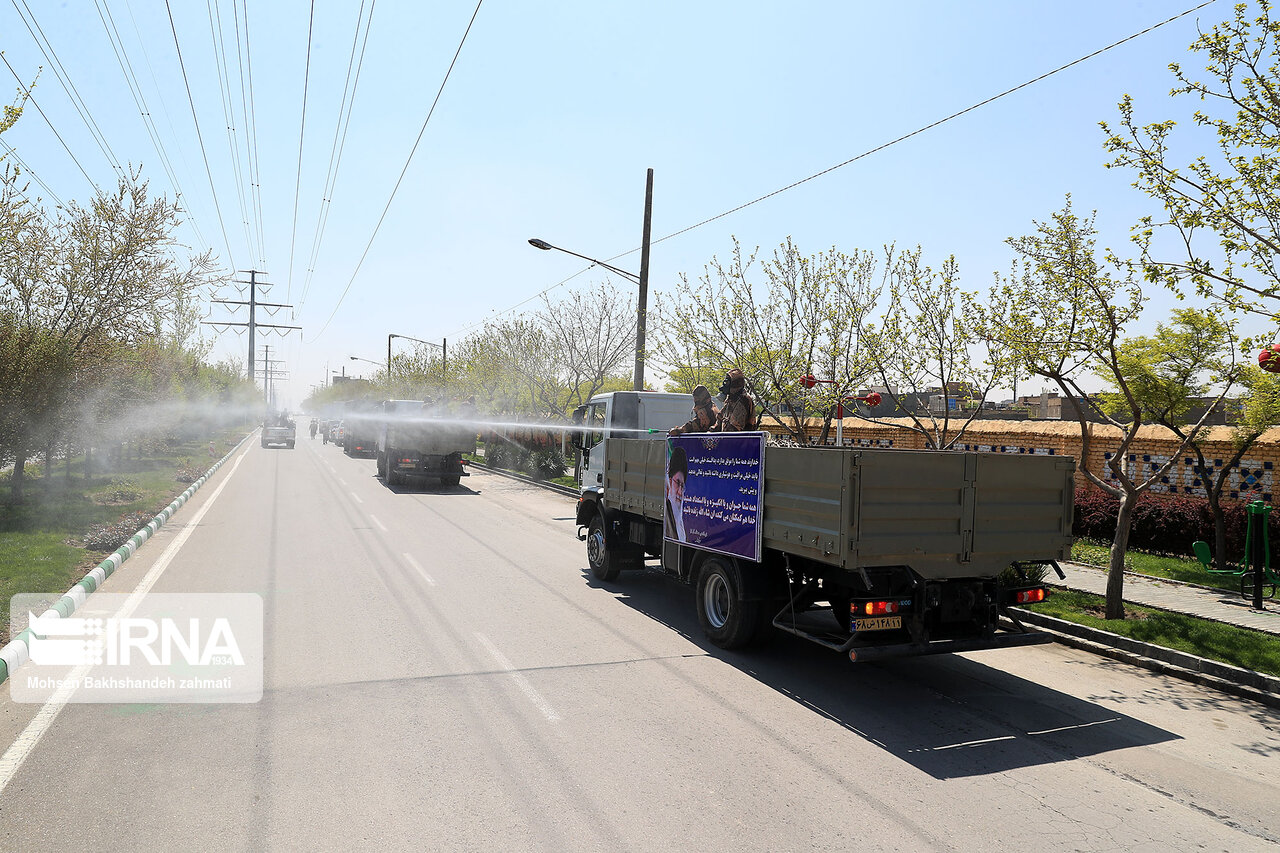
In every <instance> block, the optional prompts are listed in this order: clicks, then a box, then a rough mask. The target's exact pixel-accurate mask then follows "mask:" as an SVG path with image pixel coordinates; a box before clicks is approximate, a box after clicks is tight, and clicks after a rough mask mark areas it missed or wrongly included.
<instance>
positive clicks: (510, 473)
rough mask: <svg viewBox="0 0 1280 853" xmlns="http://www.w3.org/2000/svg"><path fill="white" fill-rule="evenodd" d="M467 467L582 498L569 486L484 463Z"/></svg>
mask: <svg viewBox="0 0 1280 853" xmlns="http://www.w3.org/2000/svg"><path fill="white" fill-rule="evenodd" d="M467 467H468V468H471V467H475V468H480V469H483V470H485V471H488V472H489V473H491V474H497V475H498V476H500V477H506V478H508V479H511V480H519V481H520V482H522V483H528V484H529V485H531V486H538V487H539V488H543V489H547V490H548V491H552V492H559V493H560V494H562V495H568V496H570V497H573V498H576V497H581V494H580V493H579V492H578V490H577V489H571V488H569V487H568V486H560V485H556V484H555V483H545V482H543V481H541V480H535V479H533V478H532V477H526V476H525V475H524V474H517V473H516V472H515V471H508V470H506V469H505V468H490V467H489V466H488V465H486V464H484V463H483V462H468V463H467Z"/></svg>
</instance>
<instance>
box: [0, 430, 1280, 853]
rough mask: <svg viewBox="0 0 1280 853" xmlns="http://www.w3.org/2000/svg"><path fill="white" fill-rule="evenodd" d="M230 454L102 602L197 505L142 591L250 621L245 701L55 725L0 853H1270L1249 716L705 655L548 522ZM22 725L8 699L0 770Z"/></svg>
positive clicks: (1190, 692) (657, 608)
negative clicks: (232, 596) (221, 607)
mask: <svg viewBox="0 0 1280 853" xmlns="http://www.w3.org/2000/svg"><path fill="white" fill-rule="evenodd" d="M244 453H245V454H246V455H245V458H244V460H243V462H242V463H241V464H240V466H239V467H238V468H233V467H232V466H231V465H227V466H224V468H223V469H222V471H220V472H219V475H218V477H217V478H215V479H214V480H213V481H212V482H211V483H210V484H209V485H207V486H206V487H205V488H204V489H202V490H201V492H200V493H198V494H197V496H196V498H195V499H193V500H192V501H191V502H190V503H189V504H188V505H187V507H185V508H184V509H183V510H182V511H181V512H180V513H179V514H178V515H177V517H175V519H174V520H173V521H172V522H171V523H170V525H168V526H167V527H166V528H164V529H162V530H161V532H160V534H158V535H157V536H156V537H155V538H154V539H153V540H152V541H151V542H150V543H148V544H147V545H146V546H145V547H144V548H143V549H142V551H141V552H140V553H139V554H138V555H137V556H136V557H135V558H134V559H132V560H130V561H129V562H127V563H126V564H125V566H124V567H123V568H122V569H121V570H120V572H118V573H117V574H116V575H115V576H113V577H112V578H111V580H110V581H109V582H108V584H107V585H106V587H105V588H104V589H105V591H112V592H126V591H128V590H129V589H130V588H131V585H132V584H136V583H137V581H138V579H139V578H140V577H142V575H143V573H145V572H146V571H147V570H148V569H149V568H150V567H151V566H152V565H153V564H154V562H155V561H156V559H157V558H158V555H159V554H160V553H161V552H162V551H163V550H164V549H165V547H166V544H165V543H166V542H171V541H172V540H173V538H174V537H175V536H177V535H178V534H179V532H180V531H181V530H182V528H183V526H184V525H185V524H187V523H189V521H188V520H189V519H191V518H193V517H194V515H195V513H197V512H198V511H199V509H200V508H201V507H202V506H204V505H209V509H208V511H207V514H205V515H204V517H203V519H202V520H201V523H200V524H199V525H198V526H197V527H196V528H195V529H194V531H193V532H192V533H191V534H190V538H189V539H188V540H187V541H186V543H185V544H184V545H183V546H182V548H181V550H180V551H178V552H177V556H176V558H175V559H174V560H173V561H172V563H171V564H170V565H169V566H168V568H167V569H165V571H164V574H163V575H161V576H160V578H159V580H158V581H157V582H156V584H155V586H154V590H155V591H157V592H183V591H197V592H257V593H259V594H261V595H262V597H263V599H264V602H265V613H266V631H265V642H266V673H265V674H266V692H265V695H264V697H263V699H262V701H261V702H259V703H257V704H251V705H199V706H193V705H145V706H139V705H67V706H65V707H63V708H62V709H61V711H60V713H58V714H57V716H56V717H55V718H53V721H52V723H51V724H50V725H49V726H48V728H47V731H45V733H44V735H43V738H42V739H40V740H39V741H38V743H36V744H35V745H34V747H33V748H31V749H30V752H29V754H27V755H26V757H25V760H24V761H23V763H22V764H21V766H20V767H19V768H18V769H17V771H16V772H15V773H14V774H13V776H12V778H11V780H10V781H9V783H8V785H7V787H5V788H4V790H3V791H0V848H3V849H5V850H35V849H77V850H88V849H121V850H123V849H136V850H144V849H167V850H184V849H189V850H224V849H225V850H259V849H326V850H340V849H360V848H371V847H375V846H376V847H379V848H386V849H408V848H413V849H424V850H485V851H492V850H554V851H561V850H609V851H622V850H646V851H647V850H714V849H726V848H732V849H734V850H738V851H741V850H770V851H776V850H835V849H841V850H848V849H862V850H881V849H884V850H963V851H967V850H982V849H985V850H1036V851H1040V850H1178V851H1184V850H1192V849H1200V850H1223V851H1227V850H1229V851H1232V853H1240V851H1249V850H1274V849H1276V848H1275V846H1274V845H1275V844H1276V843H1277V842H1280V820H1278V818H1280V774H1278V773H1277V772H1276V769H1277V767H1278V766H1280V714H1278V713H1277V712H1275V711H1273V710H1271V709H1268V708H1265V707H1263V706H1258V705H1253V704H1251V703H1248V702H1244V701H1239V700H1235V699H1232V698H1229V697H1225V696H1222V695H1220V694H1217V693H1214V692H1211V691H1208V690H1205V689H1202V688H1198V687H1196V686H1193V685H1189V684H1186V683H1183V682H1180V681H1177V680H1173V679H1168V678H1164V677H1161V676H1159V675H1155V674H1152V673H1149V672H1147V671H1144V670H1138V669H1134V668H1131V667H1128V666H1126V665H1123V664H1120V663H1116V662H1113V661H1110V660H1106V659H1101V658H1097V657H1093V656H1091V655H1088V654H1086V653H1083V652H1078V651H1075V650H1071V649H1066V648H1062V647H1058V646H1054V645H1046V646H1034V647H1028V648H1022V649H1009V650H1004V651H991V652H982V653H974V654H969V655H963V656H939V657H932V658H918V659H907V660H897V661H888V662H884V663H878V664H863V665H853V664H850V663H849V662H848V661H847V660H846V659H844V658H843V657H841V656H839V655H836V654H834V653H832V652H830V651H827V650H825V649H822V648H820V647H817V646H812V645H809V644H806V643H804V642H803V641H800V640H796V639H793V638H788V637H783V638H779V639H777V640H776V641H775V642H774V643H772V644H771V645H770V646H767V647H765V648H762V649H759V650H752V651H744V652H732V653H730V652H723V651H721V650H719V649H716V648H715V647H713V646H710V645H709V644H707V643H705V642H704V641H703V640H702V639H701V636H700V633H699V630H698V626H697V620H696V617H695V615H694V609H693V602H692V593H691V591H690V590H688V589H687V588H685V587H682V586H680V585H678V584H676V583H674V582H672V581H670V580H668V579H666V578H664V577H661V576H659V575H657V574H656V573H652V572H650V573H643V574H624V575H623V576H622V577H621V579H620V581H619V582H618V583H617V584H612V585H602V584H599V583H597V582H595V581H593V580H592V579H591V578H590V575H589V574H588V573H587V571H586V560H585V556H584V549H583V546H582V543H580V542H578V541H577V540H576V539H575V538H574V524H573V518H572V516H573V507H574V502H573V500H572V499H571V498H566V497H562V496H559V495H556V494H552V493H549V492H545V491H542V490H539V489H536V488H534V487H531V486H527V485H524V484H521V483H515V482H512V481H509V480H506V479H502V478H499V477H496V476H494V475H488V474H484V473H477V474H476V475H475V476H473V477H471V478H469V479H466V480H464V481H463V486H462V487H461V488H458V489H455V490H449V491H445V492H436V491H427V492H417V491H393V490H390V489H388V488H387V487H385V486H384V485H383V484H382V482H381V481H380V480H378V479H376V477H375V476H374V466H373V462H372V461H369V460H353V459H349V458H347V457H345V456H344V455H343V454H342V452H341V451H340V450H339V449H338V448H336V447H334V446H333V445H328V446H322V445H321V444H320V442H319V441H311V440H307V439H303V440H301V441H300V443H299V444H298V447H297V449H295V450H293V451H288V450H263V449H261V448H260V447H258V446H257V445H256V444H251V445H249V446H248V447H247V449H246V450H245V451H244ZM224 480H225V481H226V482H227V486H226V488H225V489H224V490H223V491H222V493H221V494H220V495H219V496H218V497H217V498H216V500H214V501H213V503H212V504H209V501H210V500H211V498H212V496H213V494H214V491H215V487H216V486H217V485H218V484H219V483H221V482H223V481H224ZM41 711H42V709H41V707H40V706H35V705H20V704H15V703H13V702H12V701H11V700H10V699H9V698H8V695H7V693H6V694H5V696H4V697H3V698H2V699H0V740H3V744H0V746H6V745H8V744H10V743H12V742H14V741H15V739H17V738H18V737H19V735H20V734H21V733H23V732H24V730H25V731H27V732H28V733H29V732H30V729H29V728H28V727H29V724H30V723H31V721H32V720H33V719H35V718H36V716H37V714H38V713H40V712H41ZM44 713H45V715H46V718H47V717H48V716H49V711H48V710H47V709H46V710H45V711H44ZM28 740H30V738H29V737H28Z"/></svg>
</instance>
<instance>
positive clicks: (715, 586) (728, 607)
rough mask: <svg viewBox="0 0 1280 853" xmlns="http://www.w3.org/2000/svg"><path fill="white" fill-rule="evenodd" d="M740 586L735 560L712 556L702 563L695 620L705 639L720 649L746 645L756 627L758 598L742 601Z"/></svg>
mask: <svg viewBox="0 0 1280 853" xmlns="http://www.w3.org/2000/svg"><path fill="white" fill-rule="evenodd" d="M742 588H743V584H742V573H741V571H740V570H739V569H738V566H737V565H736V564H735V563H733V562H731V561H728V560H724V559H721V558H719V557H712V558H711V559H709V560H707V561H706V562H705V563H703V564H702V572H701V573H700V574H699V575H698V595H697V602H698V623H699V624H701V625H702V631H703V633H704V634H706V635H707V639H708V640H710V641H711V642H712V643H714V644H715V645H717V646H719V647H720V648H722V649H736V648H740V647H742V646H745V645H747V644H748V643H750V642H751V641H752V640H753V639H755V636H756V631H757V629H758V628H759V627H760V622H761V610H760V602H758V601H743V600H742Z"/></svg>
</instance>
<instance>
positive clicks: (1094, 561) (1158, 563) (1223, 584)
mask: <svg viewBox="0 0 1280 853" xmlns="http://www.w3.org/2000/svg"><path fill="white" fill-rule="evenodd" d="M1071 559H1072V560H1075V561H1076V562H1077V563H1084V564H1086V565H1089V566H1098V567H1100V568H1103V569H1105V568H1107V567H1108V566H1110V565H1111V545H1110V544H1103V543H1100V542H1095V541H1092V540H1089V539H1077V540H1076V541H1075V544H1073V545H1072V546H1071ZM1124 567H1125V571H1129V572H1137V573H1138V574H1142V575H1152V576H1154V577H1158V578H1168V579H1169V580H1175V581H1184V582H1187V583H1197V584H1200V585H1201V586H1212V587H1217V588H1219V589H1236V588H1238V587H1239V585H1240V579H1239V578H1238V577H1236V576H1234V575H1216V574H1210V573H1209V572H1207V571H1205V568H1204V566H1202V565H1201V564H1200V561H1199V560H1197V559H1195V558H1194V557H1189V558H1182V557H1165V556H1161V555H1159V554H1148V553H1145V552H1143V551H1127V552H1126V553H1125V555H1124Z"/></svg>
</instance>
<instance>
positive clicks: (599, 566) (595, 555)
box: [587, 515, 643, 581]
mask: <svg viewBox="0 0 1280 853" xmlns="http://www.w3.org/2000/svg"><path fill="white" fill-rule="evenodd" d="M587 563H588V564H589V565H590V566H591V574H592V576H593V577H594V578H595V579H596V580H601V581H614V580H617V579H618V574H619V573H620V572H622V570H623V569H638V568H640V567H641V566H642V565H643V563H642V561H641V558H640V555H639V553H637V552H620V551H619V549H617V548H610V547H609V546H608V545H607V544H606V543H605V538H604V519H603V518H602V517H601V516H599V515H597V516H596V517H595V518H593V519H591V524H590V526H589V527H588V528H587Z"/></svg>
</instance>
